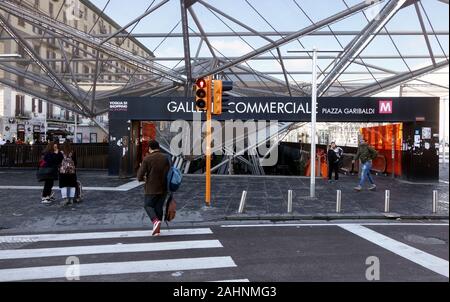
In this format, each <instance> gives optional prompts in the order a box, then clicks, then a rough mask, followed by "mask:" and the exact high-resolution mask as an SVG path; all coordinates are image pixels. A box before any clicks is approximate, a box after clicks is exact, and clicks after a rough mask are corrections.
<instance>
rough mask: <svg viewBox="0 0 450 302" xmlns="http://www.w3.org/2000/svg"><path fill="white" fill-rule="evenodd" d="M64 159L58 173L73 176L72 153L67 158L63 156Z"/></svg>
mask: <svg viewBox="0 0 450 302" xmlns="http://www.w3.org/2000/svg"><path fill="white" fill-rule="evenodd" d="M63 156H64V159H63V160H62V162H61V167H60V168H59V173H61V174H75V163H74V161H73V159H72V153H70V154H69V156H66V155H65V154H63Z"/></svg>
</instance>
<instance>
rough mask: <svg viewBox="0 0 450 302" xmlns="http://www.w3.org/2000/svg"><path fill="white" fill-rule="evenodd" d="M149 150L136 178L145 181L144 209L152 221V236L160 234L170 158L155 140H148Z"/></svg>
mask: <svg viewBox="0 0 450 302" xmlns="http://www.w3.org/2000/svg"><path fill="white" fill-rule="evenodd" d="M149 151H150V154H148V155H147V156H146V157H145V158H144V161H143V162H142V165H141V167H140V168H139V170H138V174H137V178H138V180H139V181H145V186H144V190H145V202H144V209H145V211H146V212H147V215H148V216H149V217H150V220H151V221H152V223H153V234H152V235H153V236H158V235H160V232H161V221H162V219H163V206H164V202H165V199H166V197H167V193H168V192H167V191H168V190H167V188H168V186H167V185H168V184H167V173H168V172H169V170H170V166H171V164H170V159H169V158H168V156H167V155H165V154H163V153H162V152H161V150H160V146H159V143H158V142H157V141H154V140H152V141H150V142H149Z"/></svg>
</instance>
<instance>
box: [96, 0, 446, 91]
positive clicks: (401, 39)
mask: <svg viewBox="0 0 450 302" xmlns="http://www.w3.org/2000/svg"><path fill="white" fill-rule="evenodd" d="M91 1H92V2H93V3H94V4H95V5H96V6H97V7H99V8H100V9H103V7H104V6H105V4H106V3H107V2H108V0H91ZM161 1H162V0H129V1H127V2H125V1H123V0H110V2H109V4H108V6H107V8H106V10H105V12H106V14H108V15H109V16H110V17H111V18H113V19H114V20H115V21H116V22H118V23H119V24H120V25H124V24H126V23H128V22H129V21H130V20H132V19H134V18H136V17H137V16H139V15H140V14H142V13H143V12H144V11H145V10H146V9H148V7H149V6H150V5H151V4H153V6H155V5H157V4H158V3H160V2H161ZM206 2H207V3H209V4H211V5H214V7H216V8H218V9H220V10H221V11H223V12H225V13H227V14H229V15H230V16H232V17H234V18H236V19H238V20H239V21H241V22H243V23H245V24H246V25H248V26H250V27H252V28H254V29H255V30H258V31H274V30H273V28H274V29H275V30H277V31H296V30H299V29H302V28H304V27H307V26H309V25H311V21H312V22H317V21H320V20H322V19H324V18H327V17H329V16H331V15H333V14H335V13H337V12H339V11H343V10H345V9H346V4H347V5H348V6H353V5H355V4H358V3H360V2H361V0H320V1H319V0H277V1H274V0H214V1H211V0H206ZM124 3H126V4H127V5H124ZM131 3H132V5H131ZM384 3H386V2H382V3H380V4H379V5H378V6H375V7H372V8H370V9H369V10H366V11H365V12H366V15H367V16H368V17H369V18H370V17H371V16H372V15H376V12H377V11H378V10H379V8H381V7H382V6H383V5H384ZM422 4H423V6H424V8H425V11H426V13H427V14H428V17H429V18H430V19H431V20H432V25H433V28H434V30H436V31H439V30H446V31H448V20H449V13H448V5H447V4H444V3H441V2H439V1H438V0H422ZM299 7H301V9H300V8H299ZM192 8H193V10H194V11H195V14H196V15H197V17H198V18H199V19H200V20H201V21H200V22H201V24H202V27H203V28H204V30H205V31H206V32H232V31H233V30H234V31H246V30H245V29H244V28H242V27H241V26H239V25H237V24H235V23H233V22H231V21H229V20H226V19H225V18H223V17H222V20H223V21H221V20H219V18H217V16H216V15H217V14H216V15H214V13H212V11H210V10H208V9H207V8H206V7H205V6H203V5H202V4H201V3H196V4H194V5H193V6H192ZM255 9H256V10H257V11H258V12H259V14H260V15H259V14H258V13H257V12H255ZM302 10H303V11H302ZM305 14H306V15H305ZM422 14H423V15H424V16H423V17H424V19H425V23H426V26H427V28H428V29H429V30H431V28H430V25H429V24H428V22H427V19H426V16H425V14H424V12H422ZM263 18H264V19H263ZM309 18H310V19H311V20H309ZM180 21H181V14H180V1H179V0H170V1H169V2H168V3H166V4H164V5H163V6H162V7H161V8H159V9H158V10H156V11H155V12H153V13H152V14H150V15H149V16H147V17H146V18H145V19H143V20H142V21H141V22H140V23H139V24H138V25H137V26H136V27H135V28H134V30H133V33H168V32H169V31H170V30H172V29H173V28H174V27H175V26H176V27H175V30H174V32H181V23H180ZM177 24H178V25H177ZM366 24H367V21H366V19H365V17H364V15H363V14H362V13H358V14H355V15H353V16H351V17H349V18H347V19H345V20H342V21H340V22H337V23H335V24H333V25H332V26H331V29H332V30H334V31H338V30H355V31H359V30H361V29H362V28H363V27H364V26H365V25H366ZM189 25H190V27H191V29H192V30H193V31H195V32H198V31H199V30H198V28H197V26H196V25H195V23H194V21H193V19H192V17H191V16H189ZM387 29H388V30H389V31H396V30H409V31H419V30H420V23H419V21H418V17H417V14H416V12H415V8H414V6H410V7H407V8H405V9H402V10H401V11H399V12H398V13H397V14H396V16H394V18H393V19H392V20H391V21H390V22H389V23H388V25H387ZM325 30H328V28H325ZM272 39H278V37H272ZM338 39H339V42H338V41H336V39H335V38H334V37H327V38H325V37H323V36H320V37H304V38H302V39H301V40H300V42H301V43H302V45H300V43H299V42H298V41H295V42H293V43H289V44H287V45H285V46H283V47H281V51H282V53H283V55H289V54H288V51H296V50H302V49H304V48H305V49H308V50H310V49H312V48H313V47H317V48H318V49H319V50H322V51H326V50H341V49H342V48H341V46H340V44H339V43H341V44H342V45H344V46H345V45H346V44H347V43H348V42H349V41H350V40H351V39H352V37H350V36H340V37H338ZM392 39H393V40H394V41H395V43H396V46H397V47H398V50H399V51H400V52H401V53H402V54H410V55H424V54H427V53H428V51H427V47H426V44H425V41H424V38H423V37H422V36H393V37H392ZM139 40H140V41H141V42H142V43H143V44H144V45H146V46H147V47H148V48H149V49H150V50H152V51H154V53H155V55H156V56H157V57H173V56H175V57H183V56H184V52H183V41H182V39H181V38H169V39H167V40H165V41H164V42H163V43H162V44H161V45H159V44H160V43H161V41H162V40H163V38H145V39H143V38H140V39H139ZM210 40H211V43H212V45H213V47H214V48H215V49H216V50H217V51H218V52H219V51H220V53H222V54H223V55H224V56H225V57H234V56H241V55H244V54H246V53H248V52H250V51H251V50H252V48H259V47H261V46H264V45H266V44H267V41H266V40H264V39H262V38H260V37H242V38H239V37H233V38H231V37H230V38H211V39H210ZM430 41H431V44H432V47H433V51H434V52H435V53H436V54H437V55H443V52H442V50H441V47H440V46H439V44H438V42H437V40H436V38H435V37H434V36H431V37H430ZM199 42H200V39H197V38H191V53H192V54H195V53H196V51H197V47H198V44H199ZM439 42H440V43H441V45H442V47H443V49H444V51H446V52H447V53H448V48H449V39H448V36H439ZM158 45H159V46H158ZM303 47H304V48H303ZM376 54H381V55H382V54H386V55H392V54H397V50H396V48H395V46H394V45H393V43H392V42H391V40H390V38H389V37H388V36H378V37H376V38H375V39H374V40H373V41H372V43H371V44H370V45H369V46H368V47H367V49H366V50H365V51H364V52H363V55H376ZM265 55H271V54H270V53H267V54H265ZM290 55H294V54H292V53H291V54H290ZM200 56H210V53H209V51H208V49H207V47H206V46H205V45H204V46H203V47H202V49H201V52H200ZM405 61H406V64H407V65H408V66H407V65H406V64H405V62H403V61H402V60H389V61H380V60H366V61H365V62H367V63H368V64H375V65H379V66H382V67H385V68H390V69H394V70H396V71H397V72H402V71H403V72H404V71H408V67H409V68H411V69H416V68H420V67H422V66H426V65H430V64H431V61H430V60H429V59H406V60H405ZM161 63H162V64H164V65H166V66H169V67H173V66H174V65H175V64H177V63H178V62H173V61H172V62H169V61H162V62H161ZM248 63H249V65H250V66H251V67H252V68H255V69H256V70H258V71H262V72H267V71H280V72H281V71H282V69H281V66H280V64H279V63H277V62H276V61H275V60H273V61H272V60H271V61H249V62H248ZM330 63H331V61H330V60H321V61H320V62H319V66H320V67H321V68H322V69H324V68H326V66H328V65H329V64H330ZM181 64H183V63H181ZM285 64H286V68H287V70H288V71H309V70H311V61H310V60H287V61H286V62H285ZM348 70H349V71H363V70H365V69H364V67H362V66H359V65H356V64H353V65H352V66H350V68H349V69H348ZM276 77H278V78H280V79H282V75H277V76H276ZM358 77H359V78H367V76H363V77H361V76H355V75H348V76H343V77H342V78H341V79H342V80H350V81H353V80H355V79H357V78H358ZM377 77H379V78H380V79H381V78H382V76H381V75H377ZM293 78H294V79H295V80H297V81H308V82H309V81H310V75H293ZM369 78H370V77H369Z"/></svg>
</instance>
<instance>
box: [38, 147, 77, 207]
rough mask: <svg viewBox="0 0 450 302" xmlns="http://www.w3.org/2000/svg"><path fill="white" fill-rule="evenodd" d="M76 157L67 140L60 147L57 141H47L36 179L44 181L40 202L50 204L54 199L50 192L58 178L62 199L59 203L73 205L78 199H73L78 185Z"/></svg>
mask: <svg viewBox="0 0 450 302" xmlns="http://www.w3.org/2000/svg"><path fill="white" fill-rule="evenodd" d="M76 167H77V157H76V154H75V151H74V149H73V148H72V145H71V143H70V142H69V141H66V142H65V143H64V144H63V145H62V148H61V149H60V147H59V144H58V143H57V142H50V143H48V145H47V147H46V148H45V150H44V152H43V154H42V157H41V160H40V162H39V170H38V174H37V177H38V180H39V181H42V182H44V189H43V191H42V199H41V203H42V204H44V205H51V204H52V203H53V202H55V201H56V197H55V194H54V193H53V192H52V190H53V186H54V183H55V180H59V188H60V190H61V197H62V199H63V201H62V203H61V205H62V206H67V205H73V204H74V203H75V202H78V201H80V200H76V199H75V193H76V189H77V186H78V181H77V171H76Z"/></svg>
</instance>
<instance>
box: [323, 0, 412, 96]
mask: <svg viewBox="0 0 450 302" xmlns="http://www.w3.org/2000/svg"><path fill="white" fill-rule="evenodd" d="M407 1H408V0H390V1H389V2H388V3H387V4H386V5H385V6H384V7H383V9H382V10H381V12H380V13H379V14H378V15H377V17H376V18H374V19H373V20H372V21H371V22H370V23H369V24H368V25H367V26H366V27H365V28H364V29H363V30H362V32H361V34H360V35H359V36H357V37H355V38H354V39H353V40H352V41H351V42H350V43H349V44H348V46H347V47H346V49H345V50H344V51H343V52H342V53H341V54H340V55H339V57H338V58H337V60H336V62H335V65H334V67H333V68H332V69H331V71H330V73H329V74H328V75H327V76H326V77H325V78H324V79H323V81H322V83H321V84H320V85H319V88H318V90H317V92H318V94H319V95H323V94H324V93H325V92H326V91H327V90H328V89H329V88H330V87H331V85H333V83H334V82H335V81H336V80H337V79H338V78H339V77H340V75H341V74H342V72H344V71H345V70H346V69H347V68H348V67H349V66H350V64H352V62H353V59H352V58H355V57H358V56H359V55H360V54H361V52H362V51H363V50H364V49H365V48H366V47H367V46H368V45H369V44H370V42H372V40H373V39H374V38H375V37H376V35H377V34H378V33H379V32H380V31H381V29H383V27H384V26H385V25H386V23H388V22H389V21H390V20H391V18H392V17H393V16H394V15H395V14H396V13H397V12H398V11H399V10H400V9H401V8H402V7H403V5H405V3H406V2H407Z"/></svg>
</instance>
